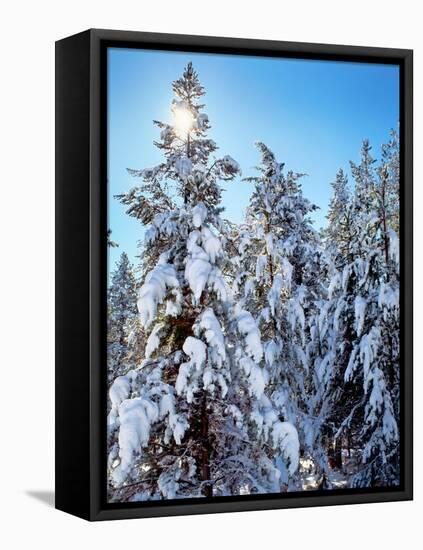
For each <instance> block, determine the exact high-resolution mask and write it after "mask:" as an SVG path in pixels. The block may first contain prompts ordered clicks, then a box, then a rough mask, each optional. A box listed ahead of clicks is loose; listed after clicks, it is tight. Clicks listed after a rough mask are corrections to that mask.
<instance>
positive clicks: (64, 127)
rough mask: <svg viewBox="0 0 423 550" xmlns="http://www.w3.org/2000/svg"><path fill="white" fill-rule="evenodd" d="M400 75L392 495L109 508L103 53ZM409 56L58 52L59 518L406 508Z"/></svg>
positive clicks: (202, 48) (63, 47)
mask: <svg viewBox="0 0 423 550" xmlns="http://www.w3.org/2000/svg"><path fill="white" fill-rule="evenodd" d="M110 46H113V47H130V48H145V49H156V50H176V51H190V52H213V53H220V54H236V55H254V56H271V57H291V58H302V59H320V60H336V61H355V62H365V63H390V64H397V65H399V67H400V103H401V105H400V143H401V146H400V162H401V186H400V209H401V210H400V225H401V227H400V230H401V277H402V279H401V292H400V299H401V348H402V352H401V354H402V359H401V392H402V393H401V432H400V433H401V460H402V464H401V465H402V468H401V471H402V479H401V484H400V486H399V487H398V488H397V489H392V488H381V489H380V490H379V489H378V490H375V489H372V490H370V489H355V490H354V489H347V490H342V489H341V490H337V491H332V492H330V491H329V492H324V491H313V492H307V493H292V494H286V493H285V494H283V495H282V496H275V495H257V496H250V497H248V498H246V497H225V498H221V499H218V498H213V499H207V498H204V499H193V500H191V501H186V500H185V501H179V502H175V501H170V502H165V501H161V502H147V503H129V504H107V502H106V497H105V488H106V471H105V468H106V464H105V461H106V460H105V457H106V452H105V434H106V430H105V422H106V404H105V399H106V376H105V371H104V368H105V367H104V365H105V364H106V361H105V341H106V340H105V330H106V298H105V296H106V271H107V257H106V255H107V251H106V234H107V219H106V218H107V215H106V207H107V136H106V125H107V117H106V115H107V112H106V78H107V75H106V69H107V66H106V65H107V64H106V50H107V47H110ZM412 167H413V52H412V51H411V50H404V49H388V48H368V47H357V46H340V45H325V44H307V43H293V42H278V41H266V40H246V39H235V38H216V37H206V36H186V35H176V34H157V33H143V32H127V31H111V30H98V29H91V30H88V31H85V32H82V33H80V34H76V35H74V36H71V37H69V38H65V39H63V40H60V41H58V42H57V43H56V508H58V509H60V510H63V511H65V512H68V513H70V514H74V515H76V516H79V517H82V518H84V519H87V520H91V521H93V520H109V519H123V518H138V517H153V516H172V515H181V514H204V513H216V512H231V511H247V510H268V509H275V508H294V507H305V506H307V507H308V506H322V505H325V506H327V505H340V504H361V503H368V502H386V501H401V500H410V499H412V495H413V489H412V487H413V456H412V454H413V441H412V433H413V380H412V362H413V351H412V349H413V317H412V313H413V311H412V307H413V306H412V300H413V290H412V288H413V259H412V251H413V221H412V217H413V204H412V201H413V196H412V178H413V173H412V170H413V168H412Z"/></svg>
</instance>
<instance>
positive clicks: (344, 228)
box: [309, 169, 357, 478]
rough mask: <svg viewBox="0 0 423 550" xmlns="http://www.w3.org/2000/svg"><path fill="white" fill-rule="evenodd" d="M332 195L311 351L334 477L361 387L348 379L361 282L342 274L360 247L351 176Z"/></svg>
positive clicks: (316, 401)
mask: <svg viewBox="0 0 423 550" xmlns="http://www.w3.org/2000/svg"><path fill="white" fill-rule="evenodd" d="M331 186H332V189H333V193H332V197H331V200H330V203H329V209H328V214H327V219H328V224H327V226H326V228H325V229H324V230H323V231H322V240H323V247H324V250H325V255H324V265H325V274H324V281H325V285H326V289H325V292H324V293H322V296H321V298H320V300H319V301H318V303H317V307H316V312H315V315H314V316H313V317H312V319H311V321H310V323H311V327H312V328H311V331H310V332H311V336H312V338H311V342H310V348H309V349H310V351H309V355H310V356H312V357H313V360H312V363H313V373H314V374H313V397H312V398H311V399H310V401H311V402H312V403H313V405H314V409H315V410H316V411H318V414H317V415H316V416H317V418H318V419H319V430H317V432H318V434H317V437H316V439H317V440H318V441H319V442H320V447H321V449H322V452H321V457H322V460H321V463H320V470H321V472H322V473H323V474H324V475H325V476H326V478H327V477H328V476H329V475H330V472H329V463H328V461H327V460H326V458H329V460H330V463H331V466H332V467H335V468H338V469H340V468H342V466H343V463H342V448H343V446H344V442H345V446H346V447H348V446H349V442H350V438H351V437H350V436H351V433H352V432H353V431H354V425H353V420H348V421H345V423H344V424H343V425H342V430H340V422H342V421H343V420H344V419H345V418H347V417H348V415H349V413H350V411H351V410H352V409H353V408H354V406H355V404H356V395H357V388H356V387H355V384H354V383H352V382H348V383H346V382H345V381H344V373H345V369H346V364H347V363H348V360H349V357H350V354H351V350H352V342H353V339H354V300H355V292H356V281H355V279H354V276H353V275H352V276H351V277H349V278H348V279H347V278H345V279H344V278H343V274H344V269H345V268H346V266H347V265H349V264H351V263H353V262H354V259H355V247H356V241H357V239H356V227H357V225H356V223H355V221H354V204H353V201H352V196H351V191H350V188H349V186H348V178H347V176H346V174H345V173H344V171H343V170H342V169H340V170H339V171H338V172H337V174H336V178H335V180H334V181H333V182H332V183H331Z"/></svg>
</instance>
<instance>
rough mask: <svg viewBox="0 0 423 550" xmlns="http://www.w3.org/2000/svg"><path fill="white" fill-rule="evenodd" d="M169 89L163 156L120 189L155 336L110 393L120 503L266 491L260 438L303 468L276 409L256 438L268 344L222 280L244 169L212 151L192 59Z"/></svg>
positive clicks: (270, 482) (144, 313)
mask: <svg viewBox="0 0 423 550" xmlns="http://www.w3.org/2000/svg"><path fill="white" fill-rule="evenodd" d="M173 90H174V93H175V96H176V97H175V99H174V100H173V103H172V112H173V115H174V122H173V124H165V123H162V122H156V124H157V125H158V126H159V128H160V129H161V135H160V140H159V141H158V142H157V143H156V145H157V147H159V149H161V150H162V151H163V153H164V156H165V160H164V162H163V163H161V164H159V165H158V166H156V167H154V168H151V169H144V170H131V173H132V174H133V175H134V176H136V177H138V178H139V179H140V180H141V184H140V185H139V186H138V187H136V188H134V189H132V190H130V191H129V192H128V193H126V194H124V195H121V196H120V200H121V202H122V203H123V204H125V205H127V206H128V213H129V214H130V215H132V216H135V217H136V218H138V219H139V220H140V221H141V222H142V223H143V224H147V225H148V226H149V227H148V230H147V231H146V236H145V245H146V246H145V256H144V263H143V268H144V277H143V284H142V286H141V288H140V291H139V296H138V309H139V313H140V322H141V324H142V326H143V328H144V329H145V330H146V331H147V332H148V333H149V337H148V340H147V345H146V349H145V360H144V361H143V362H142V364H141V365H140V367H139V368H138V369H134V370H133V371H131V372H129V373H128V374H127V375H126V376H124V377H118V378H117V379H116V381H115V383H114V384H113V386H112V388H111V390H110V399H111V402H112V409H111V412H110V415H109V450H110V452H109V466H110V481H111V486H112V487H111V491H110V496H111V498H112V499H113V498H116V499H118V500H119V501H122V500H134V499H140V500H148V499H160V498H182V497H190V496H196V497H199V496H212V495H219V494H220V495H224V494H240V493H242V492H257V491H268V490H269V487H271V488H274V487H277V478H278V475H279V470H276V469H275V468H274V466H273V464H272V463H271V462H270V461H266V451H265V449H266V447H264V445H262V444H261V441H262V440H263V439H265V440H266V441H267V445H268V446H269V447H270V448H271V449H273V448H274V447H275V448H277V449H279V454H280V456H281V457H284V458H285V459H286V462H287V464H288V465H289V467H290V468H294V469H295V466H296V464H295V438H294V439H293V438H292V436H291V434H290V431H289V426H288V425H286V424H284V423H282V422H280V421H279V419H278V418H277V417H276V416H275V415H273V416H272V410H271V408H270V407H269V414H268V417H267V420H266V424H265V425H264V426H263V427H262V429H261V440H260V441H259V439H258V437H256V439H254V438H251V437H250V433H251V426H252V424H253V421H252V418H253V412H254V410H255V403H256V401H257V400H258V399H259V398H260V397H261V395H262V394H263V387H264V379H263V372H262V369H261V368H260V367H259V366H258V363H259V362H260V360H261V357H262V353H263V350H262V346H261V342H260V333H259V331H258V329H257V326H256V324H255V321H254V319H253V317H252V316H251V315H250V314H249V313H248V312H247V311H245V310H243V309H242V307H240V306H238V305H237V304H234V303H233V302H232V300H231V294H230V289H229V288H228V285H227V282H226V280H225V278H224V276H223V275H222V270H224V269H227V266H228V265H229V261H228V258H227V257H226V253H225V246H224V244H225V235H224V224H223V223H222V220H221V218H220V213H221V211H222V206H221V186H220V182H221V181H226V180H232V179H234V178H235V176H236V175H237V174H239V173H240V169H239V166H238V164H237V163H236V162H235V161H234V160H233V159H232V158H231V157H229V156H225V157H223V158H218V159H216V158H214V159H211V158H210V157H211V154H212V153H214V152H215V151H216V149H217V146H216V144H215V143H214V141H212V140H211V139H208V138H207V137H206V132H207V130H209V129H210V125H209V120H208V117H207V115H206V114H205V113H204V112H203V107H204V105H202V104H201V103H200V99H201V97H202V96H203V95H204V89H203V87H202V86H201V84H200V82H199V80H198V75H197V73H196V72H195V71H194V69H193V66H192V64H191V63H189V64H188V65H187V67H186V68H185V70H184V73H183V75H182V77H181V78H180V79H178V80H176V81H175V82H174V84H173ZM254 433H255V435H257V430H255V432H254Z"/></svg>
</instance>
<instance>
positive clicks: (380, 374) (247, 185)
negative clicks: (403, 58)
mask: <svg viewBox="0 0 423 550" xmlns="http://www.w3.org/2000/svg"><path fill="white" fill-rule="evenodd" d="M399 76H400V75H399V66H398V65H390V64H387V63H386V64H378V63H354V62H341V61H329V60H327V61H326V60H313V59H296V58H281V57H264V56H262V57H260V56H257V57H255V56H249V55H229V54H211V53H196V52H178V51H164V50H163V51H161V50H153V49H152V50H147V49H136V48H133V49H131V48H129V49H128V48H123V47H116V48H114V47H110V48H108V50H107V180H108V189H107V202H108V205H107V208H108V221H107V224H108V231H107V255H108V273H107V297H105V298H104V299H105V300H106V299H107V344H106V345H107V365H104V371H103V372H104V377H105V378H107V388H106V389H105V391H107V398H106V399H107V411H105V414H107V456H106V457H104V460H107V500H108V503H116V504H119V503H130V502H137V503H142V502H149V503H151V501H171V500H175V499H177V500H181V499H182V500H185V501H186V500H187V499H222V498H231V497H237V498H241V499H248V498H251V495H278V496H279V497H280V498H287V497H288V496H289V493H294V494H295V493H296V494H298V493H301V494H304V493H305V492H308V493H310V494H311V493H313V492H314V493H319V494H322V493H324V492H333V491H344V492H345V491H351V492H354V491H359V490H363V489H367V490H374V491H382V490H384V489H387V488H390V489H392V488H396V487H399V486H400V484H401V453H400V449H401V433H400V425H401V418H400V410H401V369H400V353H401V350H400V306H399V303H400V299H399V298H400V270H399V265H400V257H399V251H400V246H399V239H400V234H399V229H400V219H399V206H400V205H399V199H400V197H399V188H400V142H399V120H400V109H399V105H400V79H399Z"/></svg>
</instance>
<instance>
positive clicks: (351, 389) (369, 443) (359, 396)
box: [324, 141, 399, 486]
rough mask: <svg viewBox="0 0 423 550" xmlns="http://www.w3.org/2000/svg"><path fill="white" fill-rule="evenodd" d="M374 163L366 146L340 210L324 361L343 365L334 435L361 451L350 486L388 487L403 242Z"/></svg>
mask: <svg viewBox="0 0 423 550" xmlns="http://www.w3.org/2000/svg"><path fill="white" fill-rule="evenodd" d="M374 164H375V161H374V160H373V159H372V158H371V157H370V145H369V143H368V142H367V141H365V142H364V144H363V148H362V160H361V163H360V169H357V167H356V166H355V165H354V164H352V167H353V176H354V179H355V183H356V186H355V193H354V197H353V201H352V205H351V208H350V209H345V211H344V212H345V213H343V214H342V213H341V212H339V217H340V218H343V219H344V221H345V220H348V225H347V227H348V230H349V235H350V239H349V245H348V247H346V248H345V249H344V250H343V251H342V253H340V249H341V247H339V248H338V254H337V255H336V256H335V257H336V263H337V265H336V268H335V269H334V271H333V273H332V277H331V282H330V285H329V297H328V298H329V302H328V304H330V305H328V310H330V309H332V311H333V317H332V326H331V328H329V329H328V332H329V334H330V337H329V341H330V342H331V345H328V346H327V349H326V356H325V358H324V361H325V362H326V363H328V364H330V362H331V361H333V360H335V363H336V365H337V368H336V369H335V372H338V370H337V369H338V366H339V367H340V368H341V370H342V371H343V373H344V385H343V386H342V396H340V398H341V400H342V407H341V408H340V410H339V408H338V410H337V415H338V416H339V418H343V419H342V421H341V422H340V425H339V429H338V433H337V436H338V437H342V435H344V434H345V431H347V433H348V437H349V438H350V437H351V438H352V440H353V441H352V444H353V446H354V447H355V448H356V451H357V452H358V456H359V466H358V473H357V474H356V475H355V476H354V477H353V479H352V481H351V483H352V485H353V486H376V485H388V486H389V485H393V484H396V483H398V480H399V478H398V474H399V456H398V453H399V445H398V425H397V420H398V418H399V258H398V238H397V235H396V233H395V231H394V230H393V228H392V227H390V226H389V222H388V220H391V224H392V220H393V219H395V218H394V217H389V216H388V214H387V203H386V197H387V192H386V185H387V174H388V170H389V169H388V166H387V164H386V163H382V164H381V165H379V166H378V167H376V166H374ZM392 171H393V169H392ZM366 186H368V188H367V189H368V193H366ZM390 207H392V205H390ZM397 209H398V204H397ZM392 210H395V207H392ZM349 212H351V215H349ZM347 235H348V233H347ZM340 258H343V262H342V261H340ZM332 368H333V366H332ZM342 409H343V414H342V416H341V413H342ZM335 410H336V408H335Z"/></svg>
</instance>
